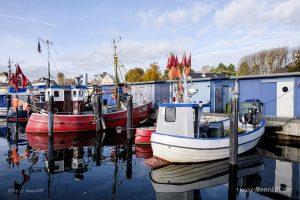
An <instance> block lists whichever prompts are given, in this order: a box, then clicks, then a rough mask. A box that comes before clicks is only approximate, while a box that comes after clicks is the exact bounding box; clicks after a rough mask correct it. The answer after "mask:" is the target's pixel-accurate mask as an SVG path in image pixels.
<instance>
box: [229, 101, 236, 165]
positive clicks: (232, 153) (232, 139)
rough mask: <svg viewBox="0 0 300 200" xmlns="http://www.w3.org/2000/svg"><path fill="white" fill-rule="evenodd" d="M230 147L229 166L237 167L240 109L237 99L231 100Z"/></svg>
mask: <svg viewBox="0 0 300 200" xmlns="http://www.w3.org/2000/svg"><path fill="white" fill-rule="evenodd" d="M230 131H231V132H230V147H229V164H231V165H237V160H238V108H237V98H236V97H234V98H233V99H232V100H231V116H230Z"/></svg>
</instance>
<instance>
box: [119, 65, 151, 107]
mask: <svg viewBox="0 0 300 200" xmlns="http://www.w3.org/2000/svg"><path fill="white" fill-rule="evenodd" d="M119 63H121V61H119ZM121 66H123V69H124V71H125V72H126V74H127V73H128V71H127V70H126V68H125V67H124V65H121ZM119 70H120V71H121V69H119ZM130 79H131V77H130ZM124 82H125V81H124ZM131 82H132V85H134V86H136V84H135V82H133V81H132V79H131ZM134 89H135V90H136V91H137V92H138V93H139V94H140V95H141V97H142V98H143V100H144V101H146V99H145V97H144V95H143V94H142V92H141V91H140V90H139V89H138V88H137V87H134ZM147 98H148V99H150V97H149V96H148V95H147Z"/></svg>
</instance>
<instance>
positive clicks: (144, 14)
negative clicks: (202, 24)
mask: <svg viewBox="0 0 300 200" xmlns="http://www.w3.org/2000/svg"><path fill="white" fill-rule="evenodd" d="M212 10H213V6H212V5H211V4H206V3H193V4H189V5H185V6H183V7H177V8H176V9H174V10H164V11H161V10H157V9H151V10H148V11H145V10H141V11H139V13H138V18H139V19H140V21H141V23H142V25H143V26H145V27H156V28H161V27H163V26H165V25H172V26H179V25H181V24H183V23H185V22H186V23H189V22H190V21H192V22H193V23H197V22H199V21H200V19H201V18H202V17H204V16H206V15H207V14H208V13H209V12H211V11H212Z"/></svg>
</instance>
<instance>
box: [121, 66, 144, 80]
mask: <svg viewBox="0 0 300 200" xmlns="http://www.w3.org/2000/svg"><path fill="white" fill-rule="evenodd" d="M144 74H145V71H144V70H143V69H142V68H139V67H136V68H133V69H130V70H129V71H128V72H127V73H126V74H125V81H126V82H142V81H144V79H143V78H144Z"/></svg>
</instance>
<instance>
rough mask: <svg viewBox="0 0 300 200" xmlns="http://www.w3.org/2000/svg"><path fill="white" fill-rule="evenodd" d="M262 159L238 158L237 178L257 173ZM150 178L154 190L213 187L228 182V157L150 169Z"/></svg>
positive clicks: (256, 156)
mask: <svg viewBox="0 0 300 200" xmlns="http://www.w3.org/2000/svg"><path fill="white" fill-rule="evenodd" d="M263 164H264V163H263V159H262V158H261V157H260V156H259V155H258V154H254V155H243V156H241V157H239V158H238V168H237V178H242V177H245V176H248V175H251V174H255V173H259V172H260V171H262V170H263ZM150 179H151V182H152V186H153V188H154V190H155V191H156V192H163V193H178V192H187V191H191V190H194V189H202V188H207V187H213V186H216V185H221V184H225V183H228V182H229V165H228V159H223V160H218V161H212V162H206V163H194V164H171V165H168V166H166V167H162V168H159V169H155V170H151V172H150Z"/></svg>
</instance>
